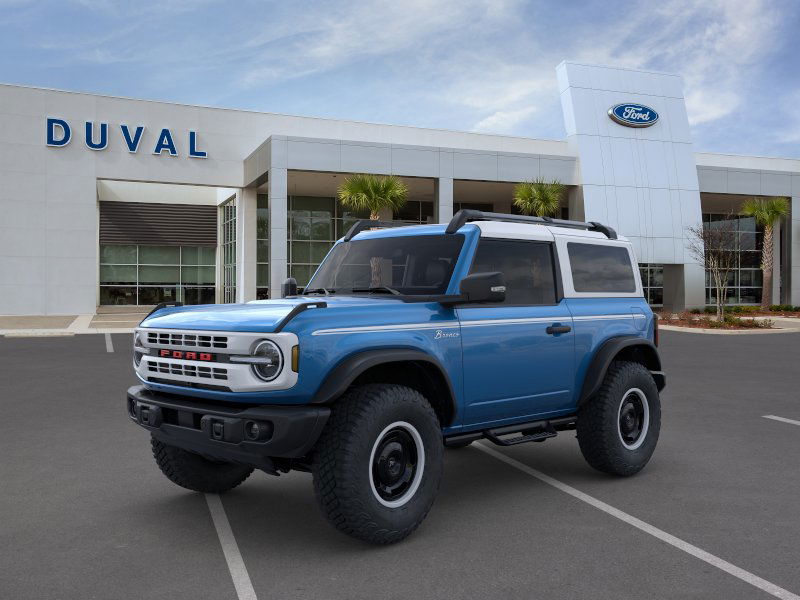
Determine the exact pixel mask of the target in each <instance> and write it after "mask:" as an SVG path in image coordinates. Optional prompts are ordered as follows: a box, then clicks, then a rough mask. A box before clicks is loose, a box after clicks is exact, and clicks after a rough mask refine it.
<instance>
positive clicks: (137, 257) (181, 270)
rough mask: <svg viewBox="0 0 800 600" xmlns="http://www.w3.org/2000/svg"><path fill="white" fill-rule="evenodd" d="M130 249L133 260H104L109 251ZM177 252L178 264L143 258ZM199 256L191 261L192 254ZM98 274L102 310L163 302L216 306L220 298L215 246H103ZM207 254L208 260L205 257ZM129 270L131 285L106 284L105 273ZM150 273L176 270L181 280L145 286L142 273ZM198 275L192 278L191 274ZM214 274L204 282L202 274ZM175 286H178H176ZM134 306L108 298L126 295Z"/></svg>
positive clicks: (172, 261) (112, 282)
mask: <svg viewBox="0 0 800 600" xmlns="http://www.w3.org/2000/svg"><path fill="white" fill-rule="evenodd" d="M106 248H108V249H111V248H116V249H121V248H126V249H128V251H129V252H130V251H131V250H132V251H133V255H132V258H131V259H129V260H119V259H117V260H111V259H106V258H104V256H105V254H106V251H105V249H106ZM156 248H158V249H161V250H162V251H163V250H164V249H170V250H172V249H174V250H176V251H177V259H176V260H161V261H155V260H148V259H145V258H144V257H143V256H142V255H143V253H144V252H143V249H148V251H150V252H152V251H153V250H154V249H156ZM190 252H192V253H196V259H192V258H189V256H188V255H189V253H190ZM99 254H100V257H99V261H98V262H99V273H98V290H99V299H98V304H99V305H101V306H114V305H127V306H147V305H152V304H158V303H159V302H169V301H178V302H183V303H185V304H205V303H213V302H214V297H215V294H216V248H215V247H214V246H196V245H184V246H172V245H151V244H101V245H100V252H99ZM204 254H205V257H203V255H204ZM120 267H121V268H122V269H120V270H123V271H124V270H128V271H129V272H132V273H133V277H131V278H130V279H128V280H127V281H122V280H119V281H111V282H104V281H103V279H104V271H112V270H113V269H115V268H116V269H119V268H120ZM146 269H150V270H156V269H162V270H163V269H170V270H176V271H175V272H176V273H177V277H175V278H173V279H171V280H170V281H169V282H165V283H152V282H143V279H142V271H143V270H146ZM191 270H194V271H195V273H194V274H193V275H194V276H193V277H192V276H191V275H190V271H191ZM209 272H210V273H211V274H212V275H211V277H208V278H205V279H204V278H203V277H202V275H201V274H202V273H209ZM173 282H174V283H173ZM126 293H127V295H128V298H130V299H132V300H133V302H104V296H105V299H108V298H113V297H117V298H124V297H125V296H121V295H119V294H126Z"/></svg>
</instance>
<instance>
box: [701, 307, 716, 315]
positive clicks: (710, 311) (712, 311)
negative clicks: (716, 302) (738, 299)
mask: <svg viewBox="0 0 800 600" xmlns="http://www.w3.org/2000/svg"><path fill="white" fill-rule="evenodd" d="M703 312H704V313H706V314H707V315H714V314H716V313H717V309H716V307H714V306H706V307H705V309H703Z"/></svg>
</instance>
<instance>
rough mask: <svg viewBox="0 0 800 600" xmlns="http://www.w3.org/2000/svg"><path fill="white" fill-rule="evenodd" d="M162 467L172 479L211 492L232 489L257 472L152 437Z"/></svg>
mask: <svg viewBox="0 0 800 600" xmlns="http://www.w3.org/2000/svg"><path fill="white" fill-rule="evenodd" d="M150 443H151V445H152V446H153V456H154V457H155V459H156V463H158V468H159V469H161V472H162V473H164V475H166V476H167V479H169V480H170V481H171V482H172V483H174V484H176V485H179V486H181V487H184V488H186V489H187V490H193V491H195V492H205V493H209V494H221V493H223V492H227V491H228V490H232V489H233V488H235V487H236V486H237V485H239V484H240V483H242V482H243V481H244V480H245V479H247V478H248V477H249V476H250V473H252V472H253V468H252V467H247V466H244V465H237V464H233V463H225V462H215V461H211V460H208V459H207V458H203V457H202V456H200V455H199V454H195V453H194V452H189V451H188V450H184V449H182V448H176V447H175V446H170V445H169V444H165V443H164V442H161V441H159V440H157V439H155V438H154V437H151V438H150Z"/></svg>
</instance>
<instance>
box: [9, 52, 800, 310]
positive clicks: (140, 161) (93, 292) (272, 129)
mask: <svg viewBox="0 0 800 600" xmlns="http://www.w3.org/2000/svg"><path fill="white" fill-rule="evenodd" d="M557 75H558V79H559V86H560V90H561V97H562V105H563V108H564V116H565V124H566V129H567V133H568V137H567V139H566V140H563V141H559V140H538V139H528V138H520V137H510V136H499V135H485V134H477V133H467V132H455V131H445V130H433V129H421V128H413V127H401V126H392V125H377V124H368V123H358V122H351V121H338V120H329V119H316V118H306V117H294V116H285V115H276V114H268V113H257V112H247V111H238V110H228V109H218V108H205V107H196V106H186V105H177V104H169V103H163V102H153V101H143V100H131V99H123V98H111V97H106V96H97V95H91V94H81V93H73V92H64V91H55V90H47V89H38V88H26V87H19V86H11V85H0V214H1V215H2V219H0V315H44V314H48V315H49V314H89V313H94V312H95V309H96V307H97V305H98V300H99V292H98V285H99V284H98V281H99V279H98V278H99V266H98V265H99V254H98V252H99V247H98V227H99V225H98V206H99V204H98V200H104V201H105V200H108V201H120V202H124V201H127V200H130V199H132V198H135V200H136V201H137V202H148V201H152V202H159V201H161V202H173V201H174V202H175V203H176V204H181V203H197V204H208V203H212V202H217V203H218V202H219V201H221V200H225V199H227V198H230V197H231V196H235V197H236V202H237V204H236V213H237V217H238V218H237V236H236V237H237V245H236V269H237V275H238V277H237V279H238V286H237V290H236V295H237V300H239V301H245V300H248V299H251V298H253V297H255V289H256V283H255V282H256V275H255V273H256V266H255V263H256V225H255V214H256V202H257V200H256V198H257V194H265V193H267V194H269V209H268V210H269V216H270V228H269V250H270V256H269V272H270V290H271V293H272V295H273V296H274V295H276V294H277V293H278V290H279V288H280V283H281V281H282V280H283V279H284V278H285V277H286V275H287V265H288V262H289V257H288V256H287V242H288V241H289V240H288V238H289V234H288V226H287V211H288V202H287V201H288V198H289V197H290V196H291V195H293V194H297V193H306V195H315V194H314V193H312V192H308V191H306V192H303V190H294V189H293V188H292V186H293V185H294V184H293V183H292V181H293V178H295V179H297V177H300V180H302V181H307V182H308V183H307V186H308V187H307V188H303V189H308V190H310V189H311V188H312V187H313V186H312V179H313V178H312V177H311V175H309V176H308V178H307V179H303V178H302V177H301V176H302V175H303V174H312V173H313V174H338V173H342V174H346V173H352V172H364V173H377V174H388V173H393V174H396V175H400V176H403V177H407V178H415V179H413V180H409V181H411V182H412V183H415V185H418V186H419V187H420V190H422V191H420V194H423V195H424V194H429V195H428V196H425V198H430V200H431V201H433V202H434V204H435V212H434V214H435V215H436V217H435V218H436V219H438V220H439V221H440V222H446V221H447V220H448V219H449V218H450V216H451V215H452V212H453V209H454V206H455V205H457V204H459V203H460V202H463V201H465V200H468V201H475V200H476V199H479V198H480V196H481V194H486V195H487V197H488V196H492V199H493V201H494V203H495V204H494V205H495V206H496V207H497V206H505V207H510V198H509V197H508V194H509V190H510V189H512V185H511V184H513V183H516V182H520V181H524V180H529V179H532V178H535V177H540V176H541V177H545V178H557V179H559V180H561V181H562V182H563V183H565V184H567V185H569V186H572V187H571V192H570V217H572V218H581V219H584V218H585V219H586V220H596V221H600V222H603V223H605V224H608V225H610V226H612V227H614V228H616V229H617V230H618V231H619V232H620V233H622V234H623V235H626V236H627V237H629V238H631V239H632V240H633V241H634V243H635V246H636V250H637V253H638V255H639V256H638V259H639V261H640V262H642V263H661V264H663V265H664V274H665V279H666V280H667V281H668V282H669V285H666V284H665V295H667V296H669V297H670V300H669V302H670V303H671V304H674V306H683V305H699V304H702V303H703V293H704V292H703V287H704V284H703V279H702V278H703V276H702V269H700V268H699V267H698V266H697V265H693V264H692V261H691V260H690V259H689V258H688V257H687V254H686V252H685V251H684V247H685V241H684V239H683V237H684V232H685V228H686V226H688V225H691V224H695V223H698V222H699V219H700V214H701V197H700V193H701V192H703V193H705V192H708V193H712V194H719V195H780V196H787V197H790V198H791V199H792V215H791V219H790V221H789V223H790V226H789V227H786V228H785V231H784V232H783V235H784V240H785V242H784V243H786V244H788V246H787V247H788V248H789V251H788V256H787V259H788V260H787V261H786V262H788V263H789V264H785V265H784V267H785V269H784V273H783V276H784V297H785V299H786V301H788V302H791V303H793V304H800V161H799V160H792V159H769V158H758V157H734V156H727V155H710V154H696V153H694V152H693V150H692V142H691V136H690V133H689V128H688V120H687V116H686V108H685V104H684V102H683V91H682V84H681V80H680V78H679V77H677V76H673V75H663V74H653V73H645V72H640V71H630V70H623V69H609V68H604V67H594V66H587V65H578V64H574V63H562V65H560V66H559V67H558V69H557ZM620 102H640V103H643V104H647V105H650V106H653V107H654V108H655V109H656V110H657V111H658V112H659V114H660V120H659V122H658V123H656V124H655V125H654V126H652V127H648V128H636V129H634V128H628V127H623V126H621V125H618V124H617V123H615V122H613V121H612V120H611V119H609V118H608V116H607V115H606V112H607V111H608V109H609V107H611V106H612V105H614V104H617V103H620ZM48 118H54V119H59V120H63V121H65V122H67V123H68V125H69V127H70V129H71V139H70V141H69V143H68V144H66V145H63V146H48V145H47V137H46V134H47V123H48ZM86 123H90V127H91V133H92V134H93V136H92V142H91V143H94V144H95V145H97V144H98V143H99V142H100V138H101V128H102V127H103V125H102V124H105V127H106V128H107V143H106V146H105V147H104V148H102V149H91V148H90V147H88V146H87V143H86V140H85V128H86ZM123 125H125V126H127V129H126V132H127V133H128V135H129V138H128V140H127V141H126V138H125V137H124V135H123V130H122V128H121V126H123ZM140 126H143V127H144V130H143V132H142V133H141V137H140V139H138V140H137V141H138V146H136V147H135V151H132V150H131V148H130V146H131V132H134V131H136V129H137V127H140ZM164 129H168V135H169V136H170V137H171V141H172V142H173V144H174V148H175V151H176V153H177V155H176V156H172V155H171V154H170V151H169V149H163V148H162V152H161V153H159V154H154V150H155V149H156V145H157V143H158V142H159V140H161V141H163V135H164V132H163V130H164ZM54 133H55V134H56V138H58V139H60V136H61V135H62V134H63V130H61V129H60V128H58V127H54ZM192 142H193V143H194V148H193V150H194V151H195V154H202V153H206V157H204V158H199V157H197V158H196V157H192V156H189V153H190V144H191V143H192ZM162 146H163V144H162ZM298 174H299V175H298ZM120 182H148V183H157V184H184V185H193V186H209V187H210V188H217V189H216V190H214V192H213V193H212V192H210V191H209V193H205V192H203V191H202V190H199V191H198V190H194V191H188V190H187V191H182V190H178V191H177V192H170V193H167V192H164V193H163V194H162V193H161V192H159V191H158V190H157V189H156V188H152V189H149V190H148V191H147V192H142V193H140V194H137V193H136V192H135V187H133V188H131V187H130V185H129V184H126V183H120ZM126 186H127V187H126ZM423 188H424V190H423ZM126 190H128V191H126ZM131 190H134V191H131ZM426 190H427V191H426ZM170 194H172V196H170ZM420 197H422V196H420ZM720 197H724V196H720ZM506 210H508V208H506ZM217 284H218V285H221V284H220V281H219V280H218V282H217ZM667 287H668V288H669V292H668V291H667V289H666V288H667ZM776 301H777V298H776ZM665 302H666V300H665Z"/></svg>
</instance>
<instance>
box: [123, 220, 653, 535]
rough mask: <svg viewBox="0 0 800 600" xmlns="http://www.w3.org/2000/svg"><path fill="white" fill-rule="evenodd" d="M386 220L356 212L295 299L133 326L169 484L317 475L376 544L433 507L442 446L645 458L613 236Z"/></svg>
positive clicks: (644, 332)
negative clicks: (555, 445) (572, 442)
mask: <svg viewBox="0 0 800 600" xmlns="http://www.w3.org/2000/svg"><path fill="white" fill-rule="evenodd" d="M387 225H392V224H386V223H379V222H376V221H361V222H359V223H357V224H356V225H354V226H353V228H352V229H351V230H350V231H349V232H348V233H347V235H346V236H345V237H344V238H343V239H341V240H339V241H338V242H337V243H336V244H335V245H334V246H333V248H332V249H331V251H330V252H329V254H328V255H327V257H326V258H325V260H324V261H323V263H322V264H321V265H320V266H319V268H318V269H317V271H316V273H315V274H314V276H313V277H312V279H311V281H310V282H309V284H308V286H307V287H306V288H305V289H304V290H303V291H302V293H300V294H298V292H297V285H296V283H295V282H294V280H292V279H289V280H287V282H286V283H285V284H284V294H283V295H284V297H283V298H281V299H275V300H264V301H255V302H248V303H246V304H231V305H210V306H166V307H165V306H159V307H157V309H156V310H154V311H153V312H152V313H151V314H150V315H148V317H147V318H145V319H144V320H143V321H142V323H141V325H140V326H139V327H138V328H137V329H136V331H135V333H134V338H133V343H134V347H133V356H134V368H135V370H136V375H137V376H138V378H139V379H140V380H141V382H142V383H141V385H137V386H134V387H132V388H130V389H129V390H128V394H127V408H128V414H129V417H130V418H131V419H132V420H133V421H135V422H136V423H138V424H139V425H141V426H142V427H144V428H145V429H146V430H148V431H149V432H150V435H151V438H152V448H153V454H154V456H155V459H156V461H157V463H158V466H159V467H160V468H161V470H162V471H163V473H164V474H165V475H166V476H167V477H168V478H169V479H170V480H171V481H173V482H174V483H176V484H178V485H180V486H183V487H185V488H188V489H190V490H196V491H199V492H211V493H220V492H225V491H227V490H230V489H231V488H233V487H235V486H237V485H239V484H240V483H242V482H243V481H244V480H245V479H246V478H247V477H248V476H249V475H250V474H251V473H252V472H253V470H254V469H259V470H261V471H264V472H266V473H269V474H271V475H278V474H279V473H281V472H283V473H286V472H288V471H290V470H298V471H306V472H311V473H312V474H313V480H314V490H315V493H316V496H317V499H318V501H319V504H320V506H321V508H322V511H323V513H324V514H325V516H326V517H327V519H328V520H329V521H330V522H331V523H332V524H333V525H334V526H335V527H336V528H338V529H339V530H341V531H343V532H344V533H346V534H349V535H352V536H354V537H357V538H361V539H364V540H367V541H370V542H374V543H382V544H385V543H391V542H396V541H398V540H401V539H403V538H405V537H406V536H408V535H409V534H410V533H411V532H413V531H414V530H415V529H416V528H417V527H418V526H419V524H420V523H421V522H422V520H423V519H424V518H425V516H426V515H427V514H428V511H429V510H430V508H431V506H432V505H433V501H434V498H435V496H436V493H437V490H438V488H439V483H440V480H441V477H442V461H443V454H444V449H445V448H460V447H464V446H468V445H469V444H471V443H472V442H474V441H476V440H481V439H485V440H488V441H490V442H492V443H494V444H498V445H500V446H510V445H514V444H521V443H525V442H542V441H544V440H546V439H547V438H551V437H554V436H556V435H557V434H558V432H559V431H564V430H573V429H574V430H576V431H577V438H578V443H579V445H580V449H581V452H582V453H583V455H584V457H585V458H586V460H587V461H588V463H589V464H590V465H591V466H592V467H594V468H596V469H599V470H600V471H603V472H606V473H611V474H614V475H632V474H634V473H636V472H638V471H639V470H640V469H642V468H643V467H644V466H645V464H646V463H647V462H648V460H649V459H650V456H651V455H652V454H653V451H654V449H655V446H656V442H657V440H658V434H659V427H660V420H661V410H660V400H659V392H660V391H661V390H662V389H663V387H664V384H665V377H664V373H663V372H662V370H661V361H660V359H659V355H658V351H657V349H656V346H657V344H658V330H657V322H656V319H655V318H654V316H653V313H652V311H651V310H650V308H649V306H648V305H647V303H646V302H645V299H644V297H643V295H642V285H641V281H640V279H639V274H638V269H637V268H636V265H637V263H636V259H635V257H634V253H633V250H632V248H631V244H630V243H629V242H628V241H627V240H625V239H623V238H619V237H617V235H616V233H615V232H614V231H613V230H612V229H611V228H609V227H606V226H603V225H601V224H599V223H583V222H577V221H562V220H553V219H548V218H539V217H522V216H514V215H505V214H495V213H484V212H480V211H474V210H462V211H460V212H458V213H457V214H456V215H455V216H454V217H453V219H452V220H451V222H450V223H449V224H447V225H419V226H406V227H396V225H397V224H396V223H395V224H393V225H395V226H394V227H389V228H387Z"/></svg>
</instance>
